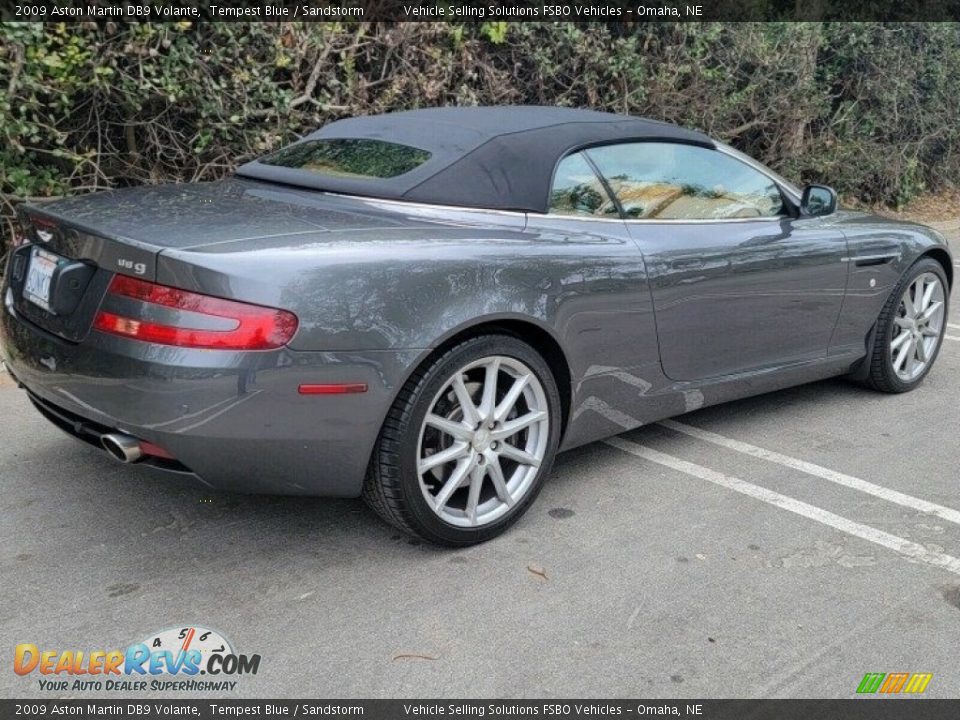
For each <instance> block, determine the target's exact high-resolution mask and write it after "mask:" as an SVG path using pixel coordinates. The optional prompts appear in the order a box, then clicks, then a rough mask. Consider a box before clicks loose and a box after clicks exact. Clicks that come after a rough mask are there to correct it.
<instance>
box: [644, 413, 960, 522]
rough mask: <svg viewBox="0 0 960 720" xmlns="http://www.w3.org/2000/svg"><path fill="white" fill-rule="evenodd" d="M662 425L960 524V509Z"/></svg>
mask: <svg viewBox="0 0 960 720" xmlns="http://www.w3.org/2000/svg"><path fill="white" fill-rule="evenodd" d="M660 424H661V425H663V427H665V428H669V429H671V430H675V431H676V432H679V433H683V434H684V435H689V436H690V437H692V438H696V439H697V440H703V441H704V442H708V443H712V444H714V445H719V446H720V447H725V448H727V449H729V450H736V451H737V452H739V453H743V454H744V455H750V456H752V457H755V458H760V459H761V460H768V461H770V462H773V463H777V464H778V465H784V466H785V467H788V468H793V469H794V470H799V471H800V472H803V473H806V474H807V475H813V476H815V477H818V478H822V479H824V480H829V481H830V482H832V483H836V484H837V485H843V486H845V487H848V488H853V489H854V490H859V491H860V492H865V493H867V494H868V495H873V496H875V497H878V498H880V499H881V500H886V501H888V502H892V503H896V504H897V505H902V506H904V507H908V508H911V509H912V510H918V511H919V512H922V513H929V514H931V515H936V516H937V517H939V518H942V519H944V520H947V521H948V522H952V523H955V524H957V525H960V510H954V509H953V508H948V507H946V506H944V505H938V504H937V503H932V502H928V501H927V500H921V499H920V498H918V497H913V495H907V494H906V493H902V492H898V491H896V490H891V489H889V488H885V487H883V486H881V485H874V484H873V483H872V482H869V481H867V480H861V479H860V478H858V477H854V476H853V475H847V474H845V473H842V472H837V471H836V470H831V469H830V468H825V467H823V466H822V465H816V464H814V463H812V462H807V461H806V460H800V459H799V458H795V457H790V456H789V455H784V454H783V453H778V452H775V451H773V450H767V449H765V448H762V447H757V446H756V445H751V444H750V443H745V442H742V441H740V440H734V439H733V438H728V437H724V436H723V435H718V434H717V433H714V432H710V431H709V430H701V429H700V428H696V427H691V426H690V425H684V424H683V423H679V422H677V421H676V420H663V421H662V422H661V423H660Z"/></svg>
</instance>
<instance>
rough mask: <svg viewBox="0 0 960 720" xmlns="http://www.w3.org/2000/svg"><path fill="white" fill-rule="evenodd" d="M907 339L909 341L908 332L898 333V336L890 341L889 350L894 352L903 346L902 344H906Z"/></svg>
mask: <svg viewBox="0 0 960 720" xmlns="http://www.w3.org/2000/svg"><path fill="white" fill-rule="evenodd" d="M909 339H910V333H909V332H907V331H904V332H902V333H900V334H899V335H897V336H896V337H895V338H894V339H893V340H891V341H890V349H891V350H896V349H898V348H901V347H903V344H904V343H905V342H907V340H909Z"/></svg>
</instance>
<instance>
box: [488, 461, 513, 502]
mask: <svg viewBox="0 0 960 720" xmlns="http://www.w3.org/2000/svg"><path fill="white" fill-rule="evenodd" d="M487 474H488V475H489V476H490V480H491V481H492V482H493V487H494V489H496V491H497V497H498V498H500V501H501V502H504V503H506V504H507V507H513V503H514V500H513V498H512V497H511V496H510V491H509V490H508V489H507V480H506V478H504V477H503V468H502V467H500V458H498V457H497V458H494V459H493V460H491V461H490V462H489V463H488V464H487Z"/></svg>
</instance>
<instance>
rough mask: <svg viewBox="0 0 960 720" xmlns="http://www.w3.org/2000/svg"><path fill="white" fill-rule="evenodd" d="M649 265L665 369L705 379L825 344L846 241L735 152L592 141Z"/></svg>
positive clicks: (835, 312)
mask: <svg viewBox="0 0 960 720" xmlns="http://www.w3.org/2000/svg"><path fill="white" fill-rule="evenodd" d="M587 154H588V156H589V159H590V160H591V161H592V162H593V163H594V164H595V165H596V167H597V168H598V170H599V172H600V173H601V174H602V176H603V177H604V179H605V180H606V182H607V184H608V186H609V188H610V191H611V192H612V193H613V195H614V197H615V198H616V199H617V202H618V204H619V206H620V211H621V212H622V213H623V214H624V217H625V218H626V224H627V226H628V228H629V231H630V234H631V236H632V238H633V239H634V240H635V241H636V243H637V245H638V246H639V249H640V251H641V253H642V255H643V257H644V261H645V263H646V267H647V272H648V279H649V283H650V291H651V295H652V299H653V307H654V313H655V318H656V328H657V338H658V340H659V345H660V359H661V363H662V366H663V371H664V373H665V374H666V375H667V377H669V378H671V379H673V380H677V381H703V380H708V379H711V378H718V377H722V376H726V375H732V374H737V373H743V372H750V371H756V370H760V369H764V368H771V367H774V366H778V365H783V364H789V363H798V362H805V361H813V360H817V359H819V358H822V357H824V356H825V355H826V354H827V351H828V348H829V345H830V339H831V336H832V334H833V331H834V328H835V326H836V324H837V318H838V316H839V312H840V308H841V305H842V302H843V296H844V292H845V287H846V281H847V272H848V269H847V264H848V263H846V262H844V261H843V260H844V258H845V256H846V254H847V253H846V240H845V239H844V236H843V234H842V233H841V232H840V231H838V230H837V229H835V228H831V227H830V226H829V224H827V223H823V222H822V221H820V220H819V219H817V218H804V217H798V216H797V213H796V212H795V210H794V208H795V202H796V199H795V198H791V197H790V196H789V195H788V194H786V192H787V191H786V190H785V189H784V188H782V187H781V186H780V185H779V184H778V183H777V182H775V181H774V180H773V179H772V177H771V176H770V175H768V174H767V173H766V172H764V171H762V170H761V169H759V168H758V167H756V166H754V165H753V164H752V163H748V162H746V161H745V160H743V159H741V158H739V157H736V156H735V155H734V154H732V153H730V152H726V151H723V150H720V149H713V148H707V147H701V146H695V145H687V144H680V143H664V142H635V143H625V144H618V145H606V146H602V147H597V148H592V149H590V150H588V151H587Z"/></svg>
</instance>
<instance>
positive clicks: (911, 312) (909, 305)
mask: <svg viewBox="0 0 960 720" xmlns="http://www.w3.org/2000/svg"><path fill="white" fill-rule="evenodd" d="M901 303H902V305H903V311H904V313H905V314H906V316H907V317H908V318H911V319H912V318H915V317H916V316H917V311H916V310H915V309H914V307H913V300H911V299H910V291H909V290H908V291H907V294H906V295H904V296H903V300H902V301H901Z"/></svg>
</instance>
